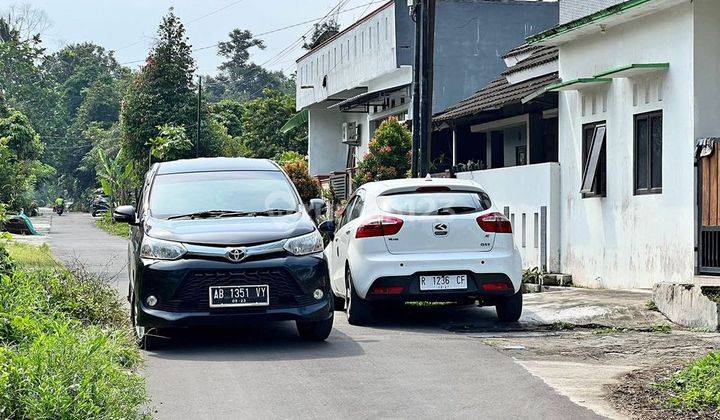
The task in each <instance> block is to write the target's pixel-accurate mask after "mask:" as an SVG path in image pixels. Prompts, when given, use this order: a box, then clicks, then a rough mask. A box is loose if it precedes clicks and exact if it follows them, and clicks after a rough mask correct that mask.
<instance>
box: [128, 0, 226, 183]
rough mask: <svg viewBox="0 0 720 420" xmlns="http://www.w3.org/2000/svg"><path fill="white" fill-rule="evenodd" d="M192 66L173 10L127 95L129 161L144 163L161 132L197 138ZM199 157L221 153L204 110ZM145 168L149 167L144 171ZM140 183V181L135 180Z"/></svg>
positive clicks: (190, 152)
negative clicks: (166, 129) (172, 131)
mask: <svg viewBox="0 0 720 420" xmlns="http://www.w3.org/2000/svg"><path fill="white" fill-rule="evenodd" d="M194 72H195V62H194V60H193V58H192V56H191V46H190V44H189V43H188V39H187V36H186V35H185V27H184V26H183V24H182V23H181V22H180V19H179V18H178V17H177V16H175V13H174V12H173V10H172V9H170V12H169V13H168V14H167V16H165V17H164V18H163V21H162V23H161V24H160V27H159V28H158V33H157V40H156V42H155V46H154V47H153V49H152V51H151V52H150V55H149V56H148V58H147V62H146V64H145V66H143V68H142V69H141V71H140V73H139V74H137V75H136V77H135V79H134V80H133V82H132V83H131V85H130V88H129V89H128V93H127V95H126V96H125V100H124V105H123V107H122V111H121V129H122V137H123V138H122V142H123V147H124V148H125V149H126V151H127V155H128V157H129V158H130V159H132V160H133V161H135V162H136V163H138V165H136V169H138V170H140V168H142V166H141V165H139V163H140V162H147V159H148V155H149V153H150V139H153V138H155V137H157V136H158V135H159V134H160V129H159V127H162V126H165V125H172V126H175V127H183V128H184V129H185V130H186V132H187V133H195V130H196V125H195V124H196V122H195V119H196V112H197V96H196V94H195V92H194V90H195V85H194V83H193V75H194ZM201 120H202V121H203V122H204V123H203V124H202V126H201V141H200V145H199V152H200V155H201V156H215V155H217V154H219V153H220V149H219V148H220V147H221V146H222V144H221V141H220V140H221V139H218V138H217V136H218V135H219V134H221V133H220V132H218V131H217V126H216V125H215V124H213V122H212V121H211V120H210V119H209V113H208V110H207V107H206V106H203V107H202V109H201ZM194 156H195V148H191V149H190V150H186V151H185V152H184V153H183V154H182V155H181V156H178V158H182V157H194ZM145 167H147V166H145ZM138 179H139V176H138Z"/></svg>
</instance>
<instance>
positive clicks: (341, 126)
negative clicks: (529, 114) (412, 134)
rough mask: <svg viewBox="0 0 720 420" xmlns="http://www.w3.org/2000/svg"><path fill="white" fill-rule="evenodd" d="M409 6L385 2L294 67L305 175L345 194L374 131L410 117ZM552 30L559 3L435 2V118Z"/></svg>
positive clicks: (393, 0)
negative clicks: (328, 180) (328, 178)
mask: <svg viewBox="0 0 720 420" xmlns="http://www.w3.org/2000/svg"><path fill="white" fill-rule="evenodd" d="M407 4H408V2H407V0H390V1H388V2H387V3H385V4H383V5H382V6H380V7H379V8H378V9H376V10H375V11H373V12H372V13H370V14H369V15H367V16H365V17H364V18H362V19H361V20H359V21H358V22H356V23H354V24H353V25H351V26H350V27H348V28H346V29H345V30H343V31H342V32H340V33H338V34H336V35H334V36H332V37H331V38H329V39H327V40H326V41H325V42H323V43H322V44H321V45H318V46H317V47H315V48H314V49H313V50H311V51H309V52H308V53H307V54H305V55H303V56H302V57H300V58H299V59H298V60H297V78H298V79H297V94H296V97H297V109H298V111H308V128H309V133H308V155H309V167H310V172H311V174H313V175H332V174H334V175H335V178H338V179H339V180H340V181H341V182H340V183H341V184H342V183H343V182H342V180H345V182H344V185H345V190H347V188H348V187H349V183H348V182H347V179H348V176H347V174H348V173H349V172H350V171H352V169H353V168H354V167H355V166H356V163H357V162H358V160H359V159H362V156H363V155H364V154H365V153H366V152H367V149H368V143H369V140H370V138H371V136H372V133H373V132H374V131H375V129H376V128H377V126H378V125H379V124H380V123H381V122H382V121H383V120H385V119H387V118H388V117H390V116H395V117H397V118H398V119H399V120H400V121H405V120H408V119H409V118H410V117H411V114H412V112H411V109H410V107H411V103H412V95H411V90H412V89H411V84H412V64H413V53H414V31H415V27H414V23H413V21H412V19H411V17H410V16H409V13H408V7H407ZM557 22H558V4H557V3H556V2H544V1H525V0H503V1H496V0H463V1H457V0H439V1H438V2H437V18H436V33H435V60H436V64H435V70H434V72H435V79H434V80H435V81H434V101H433V109H434V112H438V111H441V110H443V109H445V108H446V107H447V106H449V105H450V104H452V103H455V102H457V101H458V100H460V99H463V98H466V97H467V96H469V95H471V94H472V93H473V92H474V90H475V89H476V88H477V86H483V85H485V84H486V83H488V82H489V81H490V80H492V78H494V77H495V76H496V75H497V74H499V73H500V72H501V71H503V69H504V68H505V67H504V64H503V60H502V58H501V57H500V54H499V53H498V52H503V51H507V50H509V49H511V48H512V47H514V46H516V45H518V44H520V43H521V42H522V41H523V40H524V38H525V37H526V36H528V35H530V34H533V33H537V32H538V31H540V30H543V29H546V28H549V27H552V26H553V25H555V24H557ZM336 180H337V179H336ZM333 185H336V184H335V182H333ZM336 191H337V189H336Z"/></svg>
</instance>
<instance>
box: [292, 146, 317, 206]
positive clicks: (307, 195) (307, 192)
mask: <svg viewBox="0 0 720 420" xmlns="http://www.w3.org/2000/svg"><path fill="white" fill-rule="evenodd" d="M283 169H285V172H287V174H288V176H289V177H290V179H291V180H292V182H293V184H295V188H297V190H298V192H299V193H300V198H301V199H302V201H303V203H308V202H309V201H310V200H311V199H313V198H318V197H320V183H319V182H318V181H317V179H315V178H313V177H312V176H310V173H309V172H308V164H307V161H306V160H305V158H303V157H301V158H300V159H295V160H289V161H286V162H285V163H284V164H283Z"/></svg>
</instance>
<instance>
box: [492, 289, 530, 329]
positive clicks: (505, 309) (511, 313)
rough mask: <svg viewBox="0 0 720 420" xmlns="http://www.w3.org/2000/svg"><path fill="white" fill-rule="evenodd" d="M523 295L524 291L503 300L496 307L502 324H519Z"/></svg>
mask: <svg viewBox="0 0 720 420" xmlns="http://www.w3.org/2000/svg"><path fill="white" fill-rule="evenodd" d="M522 308H523V294H522V290H520V291H518V292H517V293H515V294H514V295H512V296H510V297H508V298H505V299H503V300H502V301H500V302H499V303H497V304H496V305H495V311H496V312H497V316H498V319H499V320H500V322H517V320H519V319H520V316H521V315H522Z"/></svg>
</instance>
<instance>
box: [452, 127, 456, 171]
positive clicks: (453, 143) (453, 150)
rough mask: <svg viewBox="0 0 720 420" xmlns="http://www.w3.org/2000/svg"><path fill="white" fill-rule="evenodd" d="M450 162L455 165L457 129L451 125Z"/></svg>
mask: <svg viewBox="0 0 720 420" xmlns="http://www.w3.org/2000/svg"><path fill="white" fill-rule="evenodd" d="M452 164H453V166H455V165H457V129H455V127H453V133H452Z"/></svg>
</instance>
